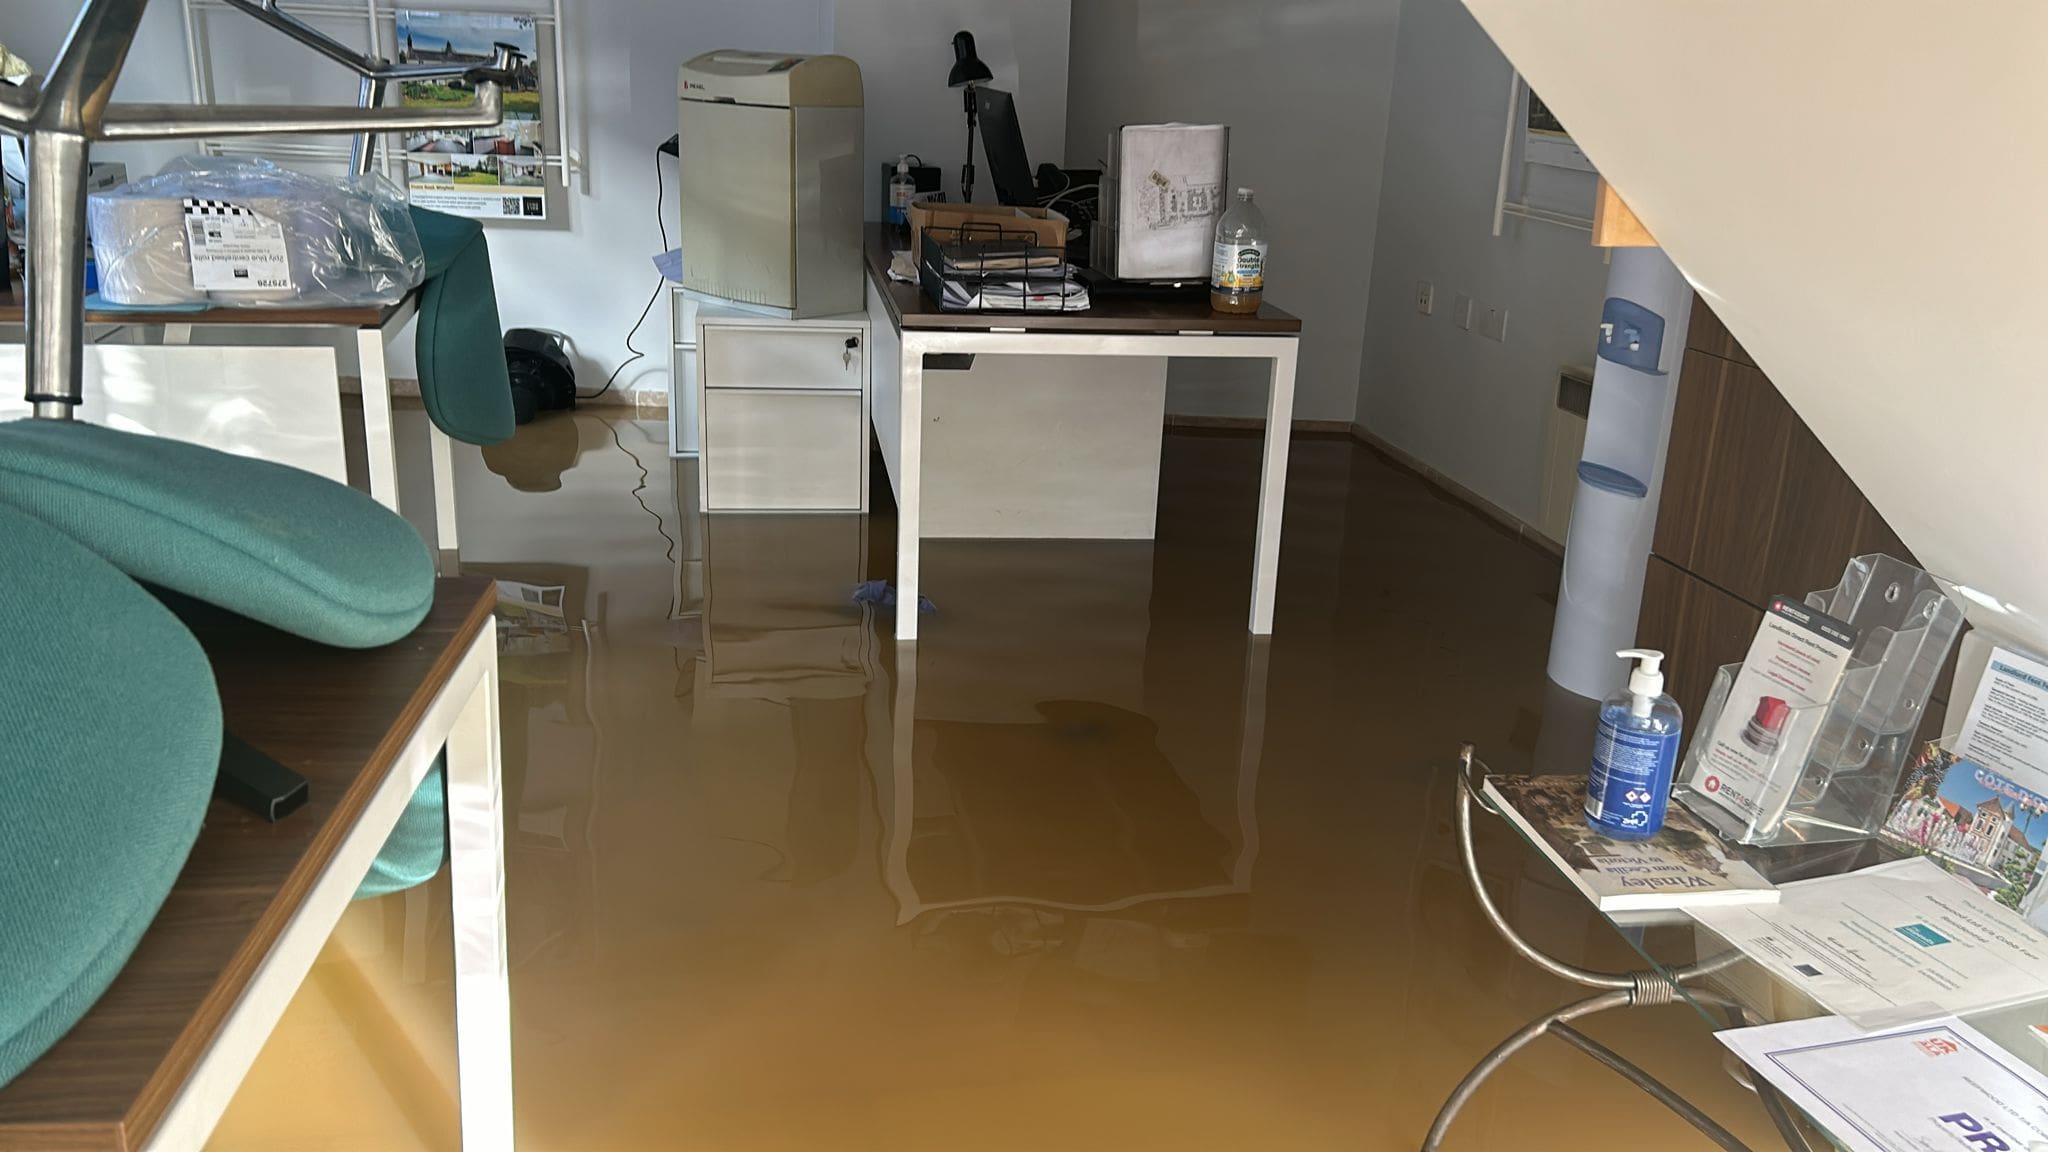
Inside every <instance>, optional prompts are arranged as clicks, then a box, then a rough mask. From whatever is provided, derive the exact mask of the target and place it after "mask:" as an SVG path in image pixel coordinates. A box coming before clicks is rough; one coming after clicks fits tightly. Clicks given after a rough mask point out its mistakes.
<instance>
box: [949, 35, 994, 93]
mask: <svg viewBox="0 0 2048 1152" xmlns="http://www.w3.org/2000/svg"><path fill="white" fill-rule="evenodd" d="M995 78H996V75H995V73H993V72H991V71H989V70H988V65H986V64H983V63H982V62H981V57H979V56H977V55H975V54H974V33H972V32H966V31H961V32H955V33H953V71H952V72H951V73H949V74H948V75H947V76H946V86H947V87H949V88H973V87H975V86H977V85H981V84H986V83H988V82H989V81H991V80H993V79H995Z"/></svg>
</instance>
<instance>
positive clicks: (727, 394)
mask: <svg viewBox="0 0 2048 1152" xmlns="http://www.w3.org/2000/svg"><path fill="white" fill-rule="evenodd" d="M864 431H865V429H864V428H863V427H862V426H861V408H860V393H858V392H848V393H846V394H844V395H835V394H831V393H822V394H821V393H816V392H810V393H781V392H775V391H765V392H742V391H734V390H731V389H724V390H720V389H712V390H710V391H708V392H706V393H705V394H704V434H703V440H704V449H703V455H702V456H701V457H700V459H701V461H702V465H701V466H702V467H703V469H704V493H705V500H704V503H705V508H706V510H707V511H730V510H737V509H760V510H775V509H789V510H798V509H814V510H815V509H835V508H836V509H846V510H849V511H853V510H858V509H859V508H860V502H861V500H860V498H861V491H860V473H861V453H862V451H863V450H864V448H865V447H866V445H865V444H864V443H863V441H862V436H861V434H862V433H863V432H864Z"/></svg>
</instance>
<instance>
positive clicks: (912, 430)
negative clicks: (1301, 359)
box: [867, 225, 1301, 640]
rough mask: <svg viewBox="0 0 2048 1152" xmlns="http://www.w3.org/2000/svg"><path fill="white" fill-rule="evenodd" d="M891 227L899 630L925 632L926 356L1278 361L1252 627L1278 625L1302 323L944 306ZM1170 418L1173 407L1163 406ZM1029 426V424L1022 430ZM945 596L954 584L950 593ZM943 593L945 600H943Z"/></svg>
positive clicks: (880, 321)
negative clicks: (897, 268) (918, 278)
mask: <svg viewBox="0 0 2048 1152" xmlns="http://www.w3.org/2000/svg"><path fill="white" fill-rule="evenodd" d="M888 265H889V242H888V238H887V236H886V234H885V233H884V231H883V230H882V228H881V226H879V225H874V226H870V228H869V230H868V238H867V270H868V285H867V302H868V321H869V325H870V333H871V335H870V343H871V345H872V347H871V348H870V350H869V365H870V373H871V381H870V389H871V392H872V396H871V399H870V406H869V410H870V413H871V417H870V418H871V420H872V423H873V426H874V429H875V438H876V439H877V440H878V441H879V442H880V444H881V448H882V459H883V462H884V463H885V464H886V465H887V466H888V471H889V480H890V483H891V485H892V486H893V488H894V490H895V493H896V597H897V603H898V605H899V607H898V610H897V612H896V638H897V639H899V640H915V639H916V638H917V626H918V619H917V617H918V613H917V608H916V605H917V602H918V599H917V597H918V592H919V582H918V548H919V544H920V542H921V540H922V538H923V536H922V531H921V528H922V525H921V523H920V516H921V513H922V497H923V491H922V488H923V483H924V475H923V473H924V448H923V440H924V432H925V421H926V417H925V411H924V400H925V393H924V379H925V358H926V357H927V356H934V355H947V354H966V355H974V356H982V355H986V356H1140V357H1153V358H1158V357H1170V356H1193V357H1207V356H1213V357H1221V358H1229V359H1248V360H1264V361H1267V362H1268V363H1269V364H1270V365H1271V372H1270V374H1269V376H1268V378H1267V380H1268V385H1267V392H1266V446H1265V454H1264V463H1263V465H1262V469H1261V475H1260V480H1259V523H1258V532H1257V536H1256V538H1255V544H1254V553H1253V558H1252V603H1251V613H1250V628H1251V631H1252V632H1253V633H1255V634H1259V635H1264V634H1266V633H1270V632H1271V631H1272V630H1273V596H1274V590H1275V586H1276V584H1277V582H1278V578H1279V568H1280V518H1281V512H1282V507H1283V503H1284V500H1285V496H1286V492H1287V448H1288V433H1289V430H1290V429H1291V427H1292V424H1293V420H1294V367H1295V360H1296V356H1297V352H1298V348H1299V344H1300V335H1301V321H1299V320H1297V319H1295V318H1294V317H1293V316H1290V315H1288V314H1287V313H1285V312H1282V311H1280V310H1279V309H1277V308H1272V307H1266V308H1263V309H1261V310H1260V311H1259V312H1258V314H1256V315H1249V316H1239V315H1228V314H1223V313H1218V312H1213V311H1211V310H1210V309H1209V306H1208V303H1207V301H1206V300H1202V301H1193V302H1180V301H1160V300H1151V299H1136V298H1128V297H1126V298H1119V299H1100V300H1097V301H1096V302H1095V306H1094V307H1093V308H1092V309H1090V310H1089V311H1087V312H1077V313H1069V314H1050V313H1029V314H1014V313H1012V314H998V313H990V314H986V315H982V314H974V313H960V312H942V311H940V310H939V309H938V307H937V306H936V305H934V304H932V303H931V301H930V300H929V299H927V298H926V297H925V295H924V294H923V293H922V292H921V291H919V290H918V288H917V287H916V286H914V285H910V284H901V283H896V282H893V281H891V280H889V278H888V273H887V269H888ZM1160 418H1161V422H1162V423H1163V422H1164V418H1165V413H1164V411H1162V412H1161V413H1160ZM1019 433H1020V434H1023V435H1029V430H1028V429H1021V430H1019ZM941 595H943V593H942V594H941ZM935 599H937V598H935Z"/></svg>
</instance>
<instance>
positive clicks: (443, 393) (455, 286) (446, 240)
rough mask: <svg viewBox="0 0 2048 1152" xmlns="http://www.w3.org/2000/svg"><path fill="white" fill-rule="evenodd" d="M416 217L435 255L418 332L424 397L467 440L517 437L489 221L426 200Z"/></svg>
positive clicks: (429, 253)
mask: <svg viewBox="0 0 2048 1152" xmlns="http://www.w3.org/2000/svg"><path fill="white" fill-rule="evenodd" d="M412 224H413V230H414V231H416V232H418V233H419V236H420V247H421V248H422V249H424V250H425V252H426V257H427V274H426V281H425V283H423V284H422V285H421V286H420V298H419V313H420V315H419V324H418V327H417V328H416V330H415V332H414V335H413V357H414V360H415V361H416V363H417V364H418V366H419V374H420V402H421V403H422V404H423V405H425V407H426V409H427V416H428V418H429V419H431V420H433V422H434V425H435V427H438V428H439V429H441V431H443V432H446V433H447V434H448V435H450V436H453V437H454V438H455V439H457V440H460V441H462V442H464V443H466V444H496V443H498V442H499V441H501V440H505V439H509V438H510V437H511V435H512V429H513V419H512V377H511V374H510V372H508V371H507V369H506V367H505V333H504V330H503V329H502V328H500V327H499V325H498V290H497V286H496V283H495V281H494V280H493V279H492V276H491V249H490V243H489V241H487V240H486V239H485V238H484V229H483V225H481V224H479V223H477V222H476V221H474V220H469V219H465V218H463V217H461V216H449V215H446V214H444V213H441V212H430V211H428V210H426V209H424V208H414V209H413V210H412Z"/></svg>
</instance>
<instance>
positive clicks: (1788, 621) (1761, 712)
mask: <svg viewBox="0 0 2048 1152" xmlns="http://www.w3.org/2000/svg"><path fill="white" fill-rule="evenodd" d="M1855 650H1856V630H1855V629H1853V628H1851V627H1849V625H1847V624H1845V623H1843V622H1842V621H1840V620H1837V619H1835V618H1834V617H1832V616H1829V615H1828V614H1827V613H1825V612H1821V611H1819V610H1817V609H1813V608H1809V607H1807V606H1806V605H1805V604H1803V603H1801V602H1800V601H1798V600H1795V599H1793V598H1792V597H1790V596H1777V597H1773V598H1772V600H1771V603H1770V606H1769V607H1768V608H1766V609H1765V611H1764V622H1763V624H1762V626H1760V627H1759V628H1758V629H1757V630H1756V639H1755V640H1753V641H1751V642H1750V645H1749V656H1748V658H1747V659H1745V660H1744V661H1743V662H1742V671H1741V672H1740V673H1739V674H1737V675H1736V677H1735V683H1734V685H1733V687H1731V688H1730V689H1729V692H1728V703H1727V706H1726V707H1724V708H1723V709H1722V710H1721V718H1720V719H1719V720H1718V721H1716V722H1715V724H1714V730H1713V731H1712V732H1707V733H1702V734H1701V736H1702V737H1704V738H1705V739H1706V740H1707V744H1706V745H1705V751H1704V752H1703V753H1700V754H1698V755H1695V756H1689V757H1687V759H1686V764H1687V767H1688V768H1689V769H1690V770H1691V775H1690V776H1688V777H1687V780H1686V782H1687V783H1688V784H1690V785H1691V786H1692V789H1693V792H1694V793H1695V794H1697V795H1699V796H1701V797H1704V798H1705V799H1707V800H1708V801H1710V802H1712V803H1713V804H1716V805H1719V806H1720V807H1721V808H1723V809H1726V810H1727V811H1728V812H1729V813H1731V814H1733V815H1734V816H1735V817H1736V818H1737V820H1738V821H1740V822H1741V823H1742V824H1744V825H1746V826H1748V827H1749V828H1752V829H1754V830H1755V831H1757V832H1758V833H1759V834H1768V833H1769V832H1771V831H1773V830H1775V829H1776V827H1777V825H1778V821H1780V820H1782V819H1783V818H1784V815H1785V804H1786V802H1787V801H1788V800H1790V799H1791V797H1792V789H1793V787H1794V786H1795V785H1796V784H1797V783H1798V782H1799V773H1800V771H1801V770H1802V769H1803V768H1805V766H1806V760H1807V756H1808V754H1810V753H1811V752H1812V750H1813V742H1814V739H1815V738H1816V737H1817V736H1819V735H1820V727H1821V721H1822V720H1823V719H1825V714H1826V712H1827V708H1825V707H1823V705H1826V704H1827V703H1828V702H1829V701H1831V700H1833V699H1834V697H1835V688H1836V687H1837V686H1838V685H1840V684H1841V682H1842V673H1843V671H1844V670H1846V669H1847V668H1848V666H1849V656H1850V654H1851V653H1853V652H1854V651H1855ZM1699 738H1700V737H1695V739H1699Z"/></svg>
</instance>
